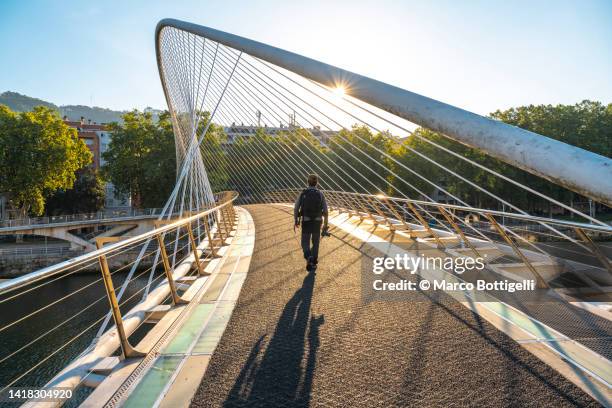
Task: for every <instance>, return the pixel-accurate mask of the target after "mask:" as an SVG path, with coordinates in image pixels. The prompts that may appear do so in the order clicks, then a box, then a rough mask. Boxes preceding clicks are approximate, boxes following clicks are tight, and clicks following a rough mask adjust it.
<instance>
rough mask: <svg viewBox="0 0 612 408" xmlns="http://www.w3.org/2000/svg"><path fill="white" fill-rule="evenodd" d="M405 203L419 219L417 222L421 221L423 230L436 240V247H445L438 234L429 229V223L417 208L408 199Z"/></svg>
mask: <svg viewBox="0 0 612 408" xmlns="http://www.w3.org/2000/svg"><path fill="white" fill-rule="evenodd" d="M406 205H407V206H408V208H409V209H410V211H412V213H413V214H414V216H415V217H416V218H417V219H418V220H419V222H420V223H421V225H422V226H423V228H425V230H426V231H427V232H428V233H429V234H430V235H431V236H432V237H433V238H434V239H435V240H436V243H437V244H438V247H439V248H442V249H445V248H446V246H445V245H444V244H443V243H442V240H441V239H440V237H439V236H438V234H436V233H435V232H434V230H433V229H431V227H430V226H429V224H428V223H427V221H426V220H425V218H423V216H422V215H421V214H420V213H419V212H418V211H417V209H416V208H415V207H414V205H412V203H411V202H410V201H406Z"/></svg>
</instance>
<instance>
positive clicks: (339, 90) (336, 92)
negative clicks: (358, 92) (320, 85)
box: [332, 85, 346, 98]
mask: <svg viewBox="0 0 612 408" xmlns="http://www.w3.org/2000/svg"><path fill="white" fill-rule="evenodd" d="M332 92H333V93H334V96H336V97H338V98H343V97H344V95H345V94H346V91H345V89H344V87H343V86H341V85H339V86H336V87H335V88H334V89H332Z"/></svg>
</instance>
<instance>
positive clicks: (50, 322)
mask: <svg viewBox="0 0 612 408" xmlns="http://www.w3.org/2000/svg"><path fill="white" fill-rule="evenodd" d="M237 196H238V194H237V193H235V192H223V193H218V194H216V195H215V203H214V205H210V206H209V207H208V208H205V209H200V210H199V211H198V212H184V216H183V217H182V218H167V219H159V220H158V221H157V223H156V228H155V229H154V230H152V231H149V232H146V233H144V234H141V235H138V236H134V237H129V238H125V239H123V240H121V241H118V239H120V238H114V237H104V238H99V239H97V240H96V245H97V247H98V249H97V250H95V251H93V252H89V253H86V254H84V255H81V256H78V257H76V258H73V259H70V260H68V261H65V262H61V263H59V264H56V265H53V266H50V267H47V268H43V269H41V270H38V271H36V272H32V273H30V274H27V275H24V276H22V277H19V278H15V279H11V280H7V281H4V282H1V283H0V308H1V309H2V310H3V313H2V316H0V339H2V340H1V341H0V344H1V345H0V387H2V388H0V395H1V394H2V393H3V392H4V391H5V390H6V389H7V388H8V387H15V386H22V385H28V386H43V385H45V384H47V383H49V384H51V383H53V385H54V386H62V387H70V388H72V389H74V388H76V387H78V386H79V385H82V384H87V383H88V381H91V379H92V378H94V377H95V375H92V373H91V372H90V371H88V369H89V368H91V365H92V364H93V363H94V362H96V361H98V360H99V359H100V358H103V357H107V356H111V355H112V354H113V353H114V352H115V351H116V350H117V349H119V350H120V351H121V354H122V355H123V356H124V357H135V356H139V355H142V353H141V352H139V351H137V350H135V349H134V347H132V345H131V343H130V336H132V335H133V334H134V333H135V332H136V331H139V332H140V333H141V332H142V331H143V330H147V325H146V323H148V322H152V320H151V319H153V318H152V317H151V316H152V314H151V313H152V312H151V310H152V309H154V308H155V307H156V306H157V305H161V304H164V303H168V304H171V305H178V304H181V303H184V300H183V299H182V298H181V294H182V292H183V291H185V290H186V289H187V288H188V287H189V285H190V284H192V283H193V282H194V281H195V279H196V278H197V277H198V276H205V275H206V274H207V273H206V272H205V270H204V268H205V267H206V264H207V263H208V262H210V261H211V260H213V259H214V258H216V257H218V256H219V252H220V249H221V247H222V246H223V245H225V244H226V241H227V240H228V238H229V237H230V233H231V231H232V229H233V227H234V224H235V220H236V214H235V211H234V207H233V202H234V201H235V200H236V198H237ZM111 319H112V323H114V326H113V327H111V328H110V329H108V330H106V325H107V323H109V322H110V320H111ZM75 357H77V359H76V360H74V361H73V363H71V364H70V365H69V366H68V367H67V368H65V367H66V365H67V363H68V362H70V361H72V360H73V359H75ZM62 369H64V370H62ZM60 371H61V372H62V373H63V374H62V375H61V376H56V374H57V375H59V374H58V372H60ZM52 377H53V378H54V379H52ZM50 380H51V382H49V381H50Z"/></svg>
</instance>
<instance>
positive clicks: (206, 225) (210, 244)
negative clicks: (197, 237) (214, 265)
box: [204, 214, 219, 258]
mask: <svg viewBox="0 0 612 408" xmlns="http://www.w3.org/2000/svg"><path fill="white" fill-rule="evenodd" d="M204 230H205V231H206V237H208V247H209V248H210V253H211V256H212V257H213V258H218V257H219V255H217V250H216V249H215V242H214V241H213V237H212V234H211V233H210V224H209V223H208V214H207V215H205V216H204Z"/></svg>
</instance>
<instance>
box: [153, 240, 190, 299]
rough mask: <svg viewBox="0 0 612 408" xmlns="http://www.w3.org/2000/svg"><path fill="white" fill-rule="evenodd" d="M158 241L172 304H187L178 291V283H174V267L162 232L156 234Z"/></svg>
mask: <svg viewBox="0 0 612 408" xmlns="http://www.w3.org/2000/svg"><path fill="white" fill-rule="evenodd" d="M156 238H157V242H158V244H159V251H160V253H161V256H162V263H163V265H164V272H166V278H167V279H168V286H169V287H170V294H171V295H172V304H174V305H175V306H176V305H180V304H185V303H187V301H186V300H185V299H182V298H181V297H180V296H179V295H178V293H177V291H176V284H175V283H174V276H173V275H172V268H170V261H169V260H168V253H167V252H166V245H165V244H164V237H163V236H162V234H157V235H156Z"/></svg>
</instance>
